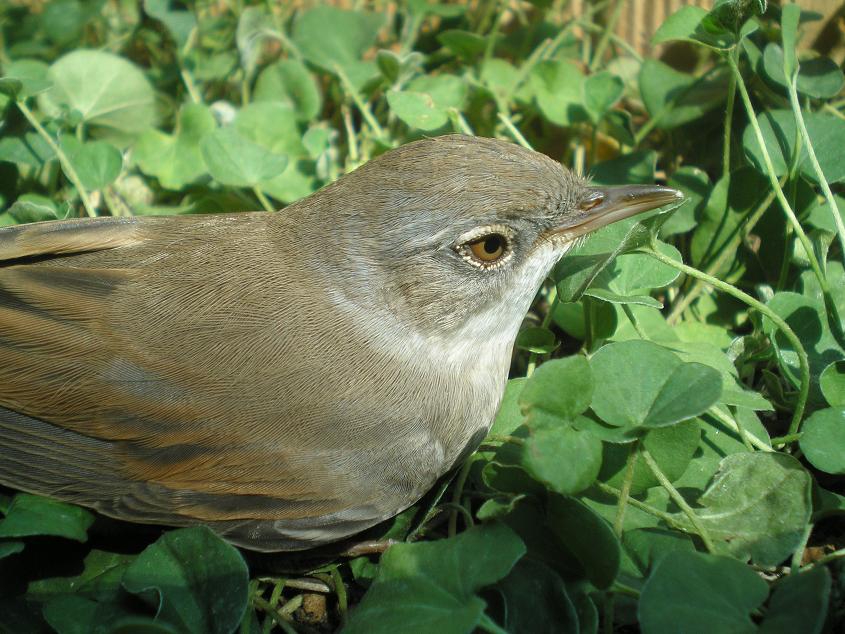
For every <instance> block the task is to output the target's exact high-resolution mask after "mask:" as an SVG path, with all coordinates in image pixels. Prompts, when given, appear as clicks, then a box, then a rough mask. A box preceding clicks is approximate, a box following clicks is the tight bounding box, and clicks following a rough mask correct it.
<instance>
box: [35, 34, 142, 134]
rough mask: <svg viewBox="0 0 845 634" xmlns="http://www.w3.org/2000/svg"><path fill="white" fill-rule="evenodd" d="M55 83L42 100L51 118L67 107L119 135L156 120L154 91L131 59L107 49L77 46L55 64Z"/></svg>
mask: <svg viewBox="0 0 845 634" xmlns="http://www.w3.org/2000/svg"><path fill="white" fill-rule="evenodd" d="M48 78H49V79H50V80H51V81H52V82H53V87H52V88H51V89H50V90H49V91H47V92H45V93H42V94H41V95H39V97H38V104H39V106H40V107H41V109H42V110H44V112H45V113H47V114H48V115H50V116H58V115H59V114H60V113H61V110H62V108H63V107H65V108H67V109H69V110H76V111H78V112H79V113H80V114H81V115H82V121H83V122H84V123H85V124H86V125H88V126H92V127H95V128H99V129H100V131H101V132H102V133H103V134H106V135H111V136H114V137H117V138H118V139H127V138H133V137H135V136H137V135H138V134H140V133H141V132H143V131H144V130H146V129H147V128H149V127H151V126H152V125H153V124H154V123H155V118H156V112H155V103H154V96H153V89H152V86H150V83H149V82H148V81H147V78H146V77H144V74H143V73H142V72H141V70H140V69H139V68H138V67H137V66H135V65H134V64H133V63H132V62H129V61H128V60H126V59H124V58H123V57H118V56H117V55H113V54H111V53H106V52H105V51H88V50H77V51H73V52H71V53H68V54H67V55H65V56H63V57H61V58H59V59H58V60H57V61H56V62H54V63H53V64H52V65H51V66H50V70H49V72H48Z"/></svg>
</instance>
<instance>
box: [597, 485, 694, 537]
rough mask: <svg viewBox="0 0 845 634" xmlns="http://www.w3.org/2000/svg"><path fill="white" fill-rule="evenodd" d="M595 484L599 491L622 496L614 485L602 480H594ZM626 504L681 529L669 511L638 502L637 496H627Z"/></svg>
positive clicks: (617, 496)
mask: <svg viewBox="0 0 845 634" xmlns="http://www.w3.org/2000/svg"><path fill="white" fill-rule="evenodd" d="M596 486H597V487H598V488H599V490H600V491H603V492H604V493H608V494H610V495H612V496H614V497H616V498H619V497H621V496H622V491H620V490H619V489H617V488H616V487H612V486H610V485H609V484H605V483H604V482H596ZM628 504H630V505H631V506H633V507H634V508H636V509H639V510H641V511H643V512H644V513H648V514H649V515H652V516H654V517H656V518H659V519H661V520H663V521H664V522H666V524H668V525H669V526H671V527H673V528H677V529H681V525H680V524H679V523H678V520H677V519H676V518H675V516H674V515H672V514H671V513H666V512H665V511H661V510H660V509H656V508H654V507H653V506H649V505H648V504H646V503H645V502H640V501H639V500H638V499H637V498H632V497H629V498H628Z"/></svg>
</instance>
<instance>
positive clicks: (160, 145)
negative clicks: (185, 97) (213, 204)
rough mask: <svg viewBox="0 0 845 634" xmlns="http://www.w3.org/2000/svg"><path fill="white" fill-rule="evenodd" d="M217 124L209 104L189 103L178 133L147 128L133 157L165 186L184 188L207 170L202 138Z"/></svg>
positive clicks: (185, 107)
mask: <svg viewBox="0 0 845 634" xmlns="http://www.w3.org/2000/svg"><path fill="white" fill-rule="evenodd" d="M216 128H217V124H216V123H215V122H214V115H212V114H211V111H210V110H209V109H208V107H207V106H204V105H202V104H188V105H186V106H184V107H183V108H182V110H181V111H180V113H179V122H178V123H177V125H176V130H175V132H174V134H172V135H171V134H165V133H163V132H160V131H158V130H147V131H146V132H144V133H143V134H142V135H141V137H140V138H139V139H138V142H137V143H136V144H135V148H134V150H133V157H134V158H135V160H136V161H137V162H138V165H139V166H140V168H141V170H143V171H144V172H145V173H147V174H151V175H152V176H155V177H156V178H158V180H159V182H160V183H161V184H162V186H163V187H166V188H168V189H182V188H183V187H185V186H186V185H188V184H189V183H192V182H194V181H195V180H196V179H197V178H199V177H200V176H202V175H203V174H205V173H206V169H205V163H204V162H203V160H202V153H201V152H200V142H201V141H202V140H203V138H205V136H206V135H207V134H210V133H211V132H213V131H214V130H215V129H216Z"/></svg>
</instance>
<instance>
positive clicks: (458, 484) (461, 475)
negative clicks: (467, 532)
mask: <svg viewBox="0 0 845 634" xmlns="http://www.w3.org/2000/svg"><path fill="white" fill-rule="evenodd" d="M473 462H475V454H473V455H472V456H469V457H468V458H467V459H466V460H464V464H463V465H462V466H461V470H460V472H458V478H457V480H456V481H455V489H454V490H453V491H452V504H454V505H455V506H459V507H460V506H461V496H462V495H463V493H464V486H466V482H467V478H468V477H469V471H470V469H471V468H472V463H473ZM464 511H465V512H466V509H464ZM469 523H472V518H471V517H470V518H469ZM457 532H458V511H457V509H453V510H452V513H451V514H450V515H449V537H454V536H455V535H456V534H457Z"/></svg>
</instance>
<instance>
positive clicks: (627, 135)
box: [0, 0, 845, 633]
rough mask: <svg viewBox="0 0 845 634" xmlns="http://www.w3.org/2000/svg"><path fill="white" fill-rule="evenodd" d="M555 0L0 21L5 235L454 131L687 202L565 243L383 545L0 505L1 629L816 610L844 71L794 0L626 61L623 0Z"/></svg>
mask: <svg viewBox="0 0 845 634" xmlns="http://www.w3.org/2000/svg"><path fill="white" fill-rule="evenodd" d="M567 4H568V3H567V2H566V1H565V0H563V1H561V0H554V1H543V0H535V1H533V2H511V1H503V2H498V1H490V2H482V1H479V2H471V3H468V4H459V3H442V4H434V3H429V2H426V1H425V0H408V1H407V2H400V3H395V2H374V3H363V2H358V3H348V4H343V5H342V6H335V4H331V5H323V4H319V3H300V2H296V3H279V2H265V3H260V2H235V1H231V2H226V1H222V0H221V1H219V2H171V1H170V0H146V1H145V2H143V3H136V2H130V1H127V0H91V1H85V2H82V1H81V0H51V1H49V2H35V1H26V0H14V1H12V2H6V3H4V4H3V5H2V6H0V25H2V31H0V33H2V42H1V43H0V44H2V46H0V64H2V79H0V116H2V128H0V210H2V213H0V225H12V224H18V223H23V222H32V221H39V220H48V219H57V218H66V217H75V216H80V215H86V214H87V215H105V214H112V215H145V214H181V213H214V212H222V211H239V210H247V209H259V208H262V207H263V208H265V209H267V210H268V212H269V211H271V210H274V209H277V208H281V207H283V206H284V205H285V204H287V203H290V202H292V201H294V200H296V199H298V198H300V197H302V196H305V195H307V194H309V193H311V192H313V191H315V190H316V189H318V188H319V187H321V186H322V185H324V184H326V183H328V182H331V181H333V180H334V179H336V178H337V177H338V176H340V175H341V174H343V173H345V172H348V171H350V170H352V169H354V168H355V167H356V166H358V165H360V164H361V163H363V162H365V161H366V160H368V159H369V158H371V157H372V156H375V155H377V154H378V153H381V152H383V151H385V150H387V149H388V148H390V147H394V146H396V145H398V144H401V143H404V142H407V141H409V140H412V139H414V138H419V137H420V136H422V135H435V134H442V133H448V132H452V131H459V132H465V133H474V134H478V135H484V136H497V137H501V138H507V139H511V140H513V141H514V142H517V143H521V144H523V145H526V146H531V147H534V148H535V149H537V150H539V151H542V152H545V153H546V154H548V155H549V156H551V157H553V158H555V159H556V160H559V161H561V162H562V163H563V164H564V165H567V166H569V167H571V168H573V169H576V170H579V171H581V172H585V173H587V172H588V173H590V174H591V175H592V178H593V179H594V180H595V181H596V182H599V183H614V184H619V183H641V182H643V183H647V182H654V181H655V180H657V181H660V182H666V183H668V184H669V185H671V186H674V187H677V188H680V189H682V190H683V191H684V192H685V193H686V195H687V197H688V199H689V201H688V202H687V203H686V204H685V205H683V206H682V207H680V208H679V209H677V210H675V211H674V212H673V213H668V212H667V210H659V211H657V212H654V213H652V214H649V215H648V216H647V217H646V218H645V219H632V220H630V221H626V222H623V223H619V224H617V225H614V226H612V227H609V228H607V229H605V230H602V231H601V232H599V233H597V234H595V235H594V236H592V237H591V238H590V239H589V240H587V241H586V242H584V244H582V245H580V246H579V247H578V249H577V250H575V251H574V252H572V253H571V254H570V255H569V256H567V257H566V258H565V259H564V260H563V261H562V262H561V263H560V265H559V266H558V268H557V269H556V271H555V273H554V276H553V279H552V280H550V281H549V283H548V284H547V285H546V286H545V287H544V289H543V290H542V291H541V293H540V294H539V295H538V298H537V302H536V304H535V306H534V308H533V309H532V312H531V313H530V314H529V315H528V317H527V320H526V325H525V328H524V329H523V331H522V332H521V334H520V337H519V340H518V350H517V351H516V353H515V356H514V363H513V370H512V377H514V378H513V379H512V380H511V382H510V383H509V386H508V391H507V394H506V397H505V402H504V404H503V406H502V408H501V411H500V414H499V417H498V418H497V421H496V423H495V426H494V428H493V430H492V431H491V435H490V436H489V438H488V439H487V440H486V441H485V443H484V445H483V446H482V447H481V449H480V451H479V452H478V453H477V454H475V455H474V456H473V457H472V458H471V459H470V460H469V461H468V462H467V463H466V465H465V466H464V467H463V468H462V469H461V470H460V472H459V473H458V474H457V475H456V476H455V477H454V478H453V479H452V478H446V479H444V481H443V483H442V486H440V487H439V488H438V490H436V491H433V492H432V493H431V494H429V495H428V496H427V497H426V498H424V499H423V500H422V501H421V502H420V503H419V504H417V505H416V506H415V507H413V508H412V509H409V511H407V512H405V513H403V514H402V515H401V516H399V517H398V518H396V519H395V520H394V521H391V522H389V523H388V524H387V525H386V526H382V527H378V528H377V529H375V530H374V531H371V532H370V533H369V536H370V537H391V538H393V539H396V540H399V541H400V542H405V543H401V544H398V545H396V546H394V547H392V548H391V549H390V550H389V551H388V552H387V554H385V555H384V556H383V557H381V558H380V559H379V558H378V557H376V556H372V555H362V556H359V557H356V558H352V559H349V558H338V557H337V556H336V554H333V553H323V554H322V555H321V556H315V558H312V559H310V560H301V559H296V558H291V557H280V558H277V559H271V558H257V557H254V558H250V566H249V567H247V565H246V563H245V561H244V558H243V555H242V554H241V553H239V552H238V551H236V550H235V549H233V548H232V547H230V546H228V545H227V544H225V543H223V542H222V541H221V540H219V539H218V538H217V537H215V536H214V535H213V534H212V533H210V531H207V530H205V529H202V528H194V529H183V530H177V531H169V532H163V531H161V530H158V529H150V530H147V529H143V528H138V527H132V526H129V525H124V524H120V523H114V522H110V521H107V520H105V519H103V518H95V517H94V516H93V515H92V514H91V513H89V512H87V511H85V510H83V509H79V508H74V507H69V506H67V505H64V504H59V503H55V502H52V501H49V500H44V499H41V498H37V497H34V496H29V495H25V494H15V493H14V492H12V491H7V492H6V493H5V494H2V495H0V511H2V513H3V514H4V519H3V520H2V521H1V522H0V629H3V630H7V631H10V632H23V631H27V632H29V631H53V630H54V631H58V632H62V633H64V632H82V631H85V632H87V631H130V630H131V631H144V632H146V631H150V632H172V631H178V632H182V631H188V632H216V631H220V632H225V631H233V630H239V631H241V632H268V631H271V630H273V629H274V628H280V629H282V630H284V631H287V632H290V631H296V630H300V631H314V630H317V631H326V630H334V629H337V628H340V627H344V628H345V630H346V631H351V632H355V631H368V632H379V631H391V632H392V631H397V630H398V631H405V630H411V631H432V630H435V629H436V630H438V631H440V632H469V631H473V630H474V629H476V628H478V629H482V630H485V631H489V632H501V631H508V632H522V631H525V632H539V631H555V632H595V631H597V629H598V628H602V629H603V631H605V632H611V631H614V630H618V631H636V630H637V628H639V629H641V630H642V631H644V632H675V631H685V632H698V631H701V632H712V631H743V632H745V631H748V632H750V631H757V630H760V631H765V632H797V631H802V632H819V631H830V632H833V631H837V628H839V629H840V631H841V628H842V623H843V619H845V599H843V596H845V582H843V579H845V577H843V574H842V563H841V562H842V558H843V555H845V551H843V547H845V544H844V543H843V541H845V537H844V536H843V530H842V526H843V524H842V516H843V512H845V499H843V497H842V495H841V494H842V493H843V478H842V474H843V473H845V410H843V408H845V349H844V348H843V345H844V344H843V336H842V320H841V316H842V315H843V314H845V270H843V266H842V261H843V255H845V254H844V253H843V245H845V229H843V227H842V220H841V214H840V213H839V211H838V210H839V209H842V205H843V202H845V201H843V199H842V198H841V196H840V194H839V191H840V187H841V185H840V183H841V182H842V181H843V180H845V162H843V161H842V160H841V156H842V150H841V148H842V147H845V121H843V119H845V116H843V114H842V107H843V105H845V100H843V99H842V96H841V92H842V87H843V75H842V71H841V69H840V68H839V67H838V66H837V64H836V63H835V62H833V61H831V60H830V59H828V58H826V57H823V56H819V55H817V54H816V53H814V52H813V51H806V52H804V53H802V54H801V55H799V56H798V57H796V53H795V51H796V38H798V37H800V32H801V30H802V28H803V26H804V25H805V24H806V23H809V22H810V21H812V20H813V19H814V15H813V14H812V13H810V12H801V11H800V9H799V8H798V7H796V6H795V5H790V6H786V7H785V8H784V9H783V11H782V10H781V8H780V7H779V6H768V7H767V6H766V3H765V2H763V1H762V0H754V1H743V0H728V1H723V2H717V3H716V4H717V6H716V8H714V9H713V10H712V11H711V12H709V13H708V12H707V11H705V10H704V9H698V8H692V7H689V8H686V9H682V10H681V11H679V12H678V13H676V14H674V15H673V16H671V17H669V18H668V19H667V21H666V22H665V23H664V24H663V25H662V26H661V28H660V29H659V30H658V32H657V34H656V36H655V43H663V42H666V43H669V44H668V46H667V47H664V50H665V51H666V52H665V54H664V56H663V58H662V59H656V58H648V59H643V58H642V57H641V56H640V55H639V53H638V52H637V51H636V50H634V49H633V48H631V46H630V45H628V44H627V43H626V42H625V41H623V40H620V39H619V38H617V37H616V36H615V35H614V26H615V25H616V23H617V22H618V20H619V19H621V16H623V15H624V14H623V10H624V8H625V5H626V3H625V2H624V1H622V0H606V1H599V2H594V3H590V4H589V5H587V6H588V11H587V12H586V14H584V15H583V16H580V17H578V18H575V17H572V16H571V14H569V13H567V12H566V8H567V6H566V5H567ZM799 67H800V68H799ZM799 115H800V116H799ZM802 128H803V129H802ZM761 140H763V141H764V142H765V147H766V150H765V151H764V150H763V149H762V146H761V144H760V141H761ZM811 150H812V151H811ZM278 213H284V210H283V209H282V210H281V211H279V212H278ZM682 262H686V263H688V264H690V265H692V267H694V268H690V267H686V266H685V265H684V264H682ZM714 289H715V290H714ZM523 377H526V378H523ZM562 386H566V387H567V389H562ZM614 386H621V387H619V389H614ZM319 557H322V559H319ZM315 562H316V563H315ZM279 570H285V571H290V572H289V573H288V572H286V573H285V574H282V575H280V574H279ZM305 573H307V574H305Z"/></svg>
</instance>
